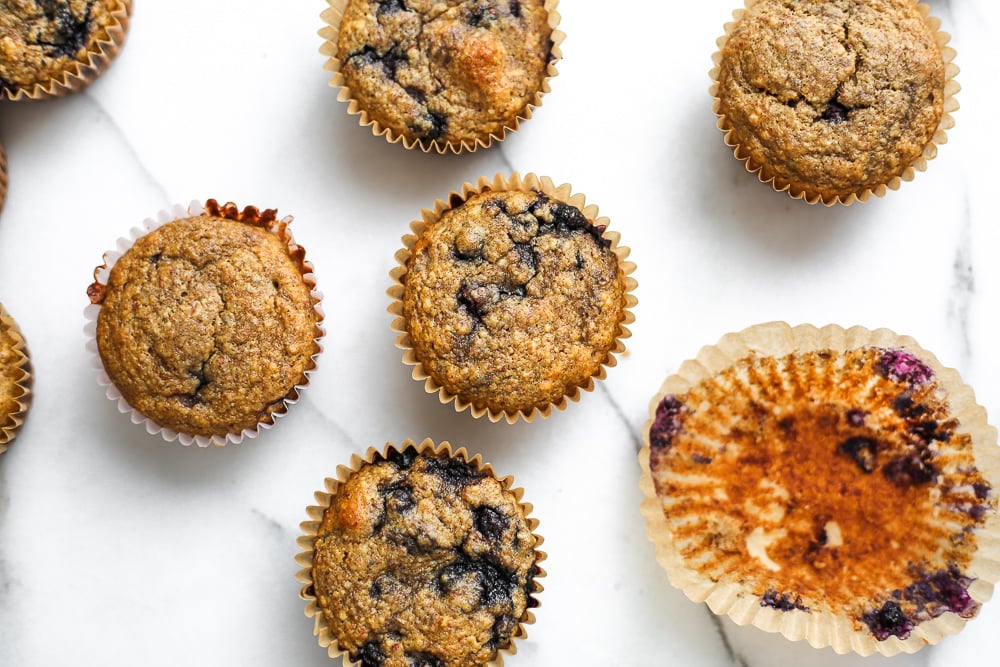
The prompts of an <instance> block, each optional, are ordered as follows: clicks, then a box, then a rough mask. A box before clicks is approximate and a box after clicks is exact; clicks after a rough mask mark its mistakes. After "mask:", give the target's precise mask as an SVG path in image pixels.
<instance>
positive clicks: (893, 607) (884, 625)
mask: <svg viewBox="0 0 1000 667" xmlns="http://www.w3.org/2000/svg"><path fill="white" fill-rule="evenodd" d="M861 620H862V621H863V622H864V623H865V625H867V626H868V629H869V630H870V631H871V633H872V635H874V636H875V639H877V640H879V641H885V640H886V639H888V638H889V637H899V638H900V639H906V638H907V637H909V636H910V631H911V630H912V629H913V621H911V620H910V619H909V618H907V616H906V614H904V613H903V610H902V609H900V607H899V604H897V603H896V602H893V601H892V600H889V601H888V602H886V603H885V604H884V605H882V608H881V609H878V610H874V609H873V610H871V611H869V612H866V613H865V614H864V615H863V616H862V617H861Z"/></svg>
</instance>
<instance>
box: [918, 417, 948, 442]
mask: <svg viewBox="0 0 1000 667" xmlns="http://www.w3.org/2000/svg"><path fill="white" fill-rule="evenodd" d="M910 431H911V432H912V433H913V434H914V435H917V436H918V437H920V439H921V440H923V441H924V442H928V443H929V442H930V441H931V440H938V441H940V442H945V441H947V440H948V439H949V438H950V437H951V431H950V430H949V429H948V428H942V425H941V424H939V423H938V422H936V421H934V420H933V419H928V420H925V421H922V422H918V423H916V424H911V425H910Z"/></svg>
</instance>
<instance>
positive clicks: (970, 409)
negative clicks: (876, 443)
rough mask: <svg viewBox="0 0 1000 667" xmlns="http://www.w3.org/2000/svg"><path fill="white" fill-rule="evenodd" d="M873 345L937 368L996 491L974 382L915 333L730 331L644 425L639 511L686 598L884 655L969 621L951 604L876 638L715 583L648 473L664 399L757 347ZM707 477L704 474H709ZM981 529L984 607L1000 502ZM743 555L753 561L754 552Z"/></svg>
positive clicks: (994, 463)
mask: <svg viewBox="0 0 1000 667" xmlns="http://www.w3.org/2000/svg"><path fill="white" fill-rule="evenodd" d="M867 347H876V348H883V349H898V350H902V351H903V352H908V353H910V354H912V355H914V356H916V357H917V358H918V359H919V360H920V361H922V362H923V363H924V364H926V365H927V366H928V367H930V369H931V370H932V371H933V373H934V377H935V378H936V379H937V381H938V383H939V386H940V387H943V388H945V389H946V390H947V396H948V402H949V404H950V408H951V416H953V417H955V418H957V419H958V420H959V424H960V425H959V426H958V428H957V430H956V432H957V433H958V434H963V435H965V434H967V435H968V436H970V438H971V442H972V452H973V456H974V459H975V465H976V468H977V469H978V471H979V473H980V474H982V475H983V476H984V478H985V479H987V480H988V481H989V483H990V484H991V485H992V486H993V489H994V490H1000V447H998V446H997V431H996V429H994V428H993V427H992V426H990V425H989V424H988V423H987V421H986V411H985V410H984V409H983V408H982V407H980V406H979V405H977V404H976V400H975V396H974V394H973V391H972V389H971V388H970V387H968V386H967V385H965V384H963V383H962V380H961V378H960V377H959V374H958V373H957V371H955V370H954V369H950V368H945V367H943V366H942V365H941V364H940V362H939V361H938V360H937V358H936V357H934V355H932V354H931V353H929V352H927V351H926V350H924V349H922V348H921V347H920V346H919V345H918V344H917V343H916V341H914V340H913V339H912V338H910V337H907V336H899V335H897V334H895V333H893V332H892V331H889V330H888V329H877V330H874V331H870V330H868V329H865V328H863V327H852V328H850V329H846V330H845V329H843V328H841V327H839V326H836V325H829V326H825V327H823V328H816V327H814V326H811V325H800V326H797V327H794V328H793V327H791V326H789V325H788V324H786V323H784V322H772V323H768V324H761V325H756V326H753V327H750V328H748V329H746V330H744V331H741V332H739V333H733V334H728V335H726V336H724V337H723V338H722V339H721V340H720V341H719V343H718V344H717V345H714V346H706V347H704V348H702V350H701V351H700V352H699V353H698V356H697V358H695V359H693V360H689V361H686V362H684V363H683V364H682V365H681V367H680V369H678V371H677V372H676V373H675V374H673V375H671V376H670V377H668V378H667V379H666V381H665V382H664V383H663V385H662V387H661V388H660V391H659V392H658V393H657V395H656V396H655V397H654V398H653V400H652V401H651V402H650V409H649V414H650V418H649V420H648V421H647V422H646V424H645V426H644V428H643V437H644V446H643V448H642V450H641V451H640V453H639V463H640V466H641V468H642V474H641V478H640V481H639V487H640V489H641V490H642V493H643V496H644V499H643V501H642V507H641V511H642V514H643V515H644V516H645V517H646V520H647V526H646V534H647V537H648V538H649V540H650V541H651V542H652V543H653V544H654V546H655V548H656V559H657V561H658V562H659V564H660V565H661V566H662V567H663V568H664V570H666V572H667V576H668V578H669V580H670V583H671V584H672V585H673V586H674V587H676V588H679V589H680V590H682V591H683V592H684V594H685V595H687V597H688V598H689V599H691V600H692V601H694V602H705V603H707V604H708V606H709V608H710V609H711V610H712V612H714V613H715V614H717V615H727V616H729V617H730V618H731V619H732V620H733V621H735V622H736V623H737V624H738V625H747V624H752V625H754V626H756V627H758V628H760V629H762V630H765V631H768V632H777V633H781V634H782V635H784V636H785V637H786V638H788V639H790V640H793V641H798V640H802V639H805V640H806V641H807V642H808V643H809V644H810V645H812V646H814V647H816V648H823V647H828V646H829V647H832V648H833V649H834V651H836V652H837V653H841V654H843V653H848V652H854V653H857V654H860V655H870V654H872V653H876V652H877V653H880V654H882V655H885V656H892V655H896V654H898V653H913V652H915V651H917V650H919V649H920V648H922V647H923V646H925V645H928V644H937V643H938V642H940V641H941V640H942V639H943V638H944V637H945V636H947V635H951V634H955V633H957V632H958V631H959V630H961V629H962V628H963V627H964V626H965V623H966V619H965V618H962V617H961V616H959V615H957V614H955V613H953V612H950V611H949V612H946V613H943V614H942V615H939V616H937V617H936V618H931V619H930V620H923V621H922V622H919V621H918V622H917V624H916V625H915V626H914V627H913V628H912V630H911V631H910V634H909V637H908V638H907V639H905V640H904V639H899V638H898V637H897V636H889V637H888V638H887V639H884V640H882V641H877V640H876V639H875V638H874V637H873V635H872V633H871V632H869V629H868V628H867V627H865V626H864V625H863V624H860V623H859V625H860V626H861V627H860V628H856V627H855V623H854V622H852V620H851V619H850V618H848V617H847V616H846V615H845V614H835V613H833V612H830V611H819V610H810V611H806V610H801V609H799V608H793V609H789V610H786V611H781V610H779V609H778V608H776V607H775V606H773V605H771V606H765V605H764V598H763V597H761V596H758V595H756V594H753V593H751V592H749V591H748V590H745V589H743V588H741V586H740V585H739V583H735V582H734V583H727V582H725V581H717V580H715V579H713V578H712V577H711V576H707V575H706V574H703V573H701V572H698V571H697V570H695V569H693V568H691V567H689V566H688V564H687V562H686V560H685V557H684V556H682V554H681V553H680V552H679V548H678V546H677V544H676V543H675V540H674V538H673V535H672V533H671V528H670V525H668V523H667V520H666V516H665V515H666V513H667V509H666V504H665V501H661V499H660V498H659V497H658V496H657V493H656V489H655V487H654V482H653V477H652V473H651V470H650V452H651V450H650V435H649V433H650V429H651V427H652V425H653V421H654V418H655V415H656V412H657V406H658V405H659V403H660V402H661V400H663V399H664V397H666V396H669V395H680V394H684V393H685V392H687V391H688V390H690V389H692V388H693V387H696V386H697V385H699V383H701V382H703V381H705V380H708V379H710V378H713V377H716V376H718V375H719V374H720V373H721V372H723V371H725V370H727V369H729V368H731V367H732V366H733V365H734V364H735V363H736V362H738V361H739V360H740V359H743V358H745V357H747V356H749V355H750V354H756V355H759V356H762V357H775V358H779V357H782V356H785V355H789V354H792V353H805V352H815V351H824V350H829V351H832V352H834V353H838V352H844V351H848V350H855V349H860V348H867ZM675 475H679V476H680V477H678V479H685V478H684V476H683V475H684V473H675ZM687 479H690V478H687ZM707 479H709V478H708V477H703V478H702V481H705V480H707ZM680 511H681V512H683V510H680ZM975 535H976V543H977V545H978V546H977V548H976V551H975V553H974V555H973V557H972V558H971V561H970V563H969V565H968V566H967V568H965V570H964V572H963V575H964V576H968V577H971V578H973V579H974V580H973V581H972V583H971V584H970V585H969V587H968V591H967V593H968V595H969V597H970V598H971V599H972V601H974V602H975V603H980V604H981V603H984V602H986V601H987V600H989V598H990V597H991V595H992V592H993V585H994V584H995V583H996V582H997V581H1000V513H998V512H997V511H996V508H993V510H992V511H990V512H988V513H987V516H986V520H985V522H984V523H983V524H981V525H980V526H978V527H977V528H976V529H975ZM765 555H766V552H765ZM742 558H743V560H746V558H748V556H747V555H744V556H743V557H742Z"/></svg>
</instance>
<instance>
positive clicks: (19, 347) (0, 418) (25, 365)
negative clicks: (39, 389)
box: [0, 304, 34, 454]
mask: <svg viewBox="0 0 1000 667" xmlns="http://www.w3.org/2000/svg"><path fill="white" fill-rule="evenodd" d="M0 327H2V328H3V329H6V330H7V331H8V333H9V335H10V336H11V338H12V339H13V341H14V354H15V357H16V359H17V363H16V368H17V371H18V372H19V374H20V377H18V378H17V379H16V380H15V382H14V386H15V388H16V389H17V390H18V391H19V392H20V394H19V395H18V396H17V397H15V401H14V403H15V406H16V407H15V409H14V411H13V412H12V413H10V414H6V415H5V414H0V454H3V453H4V452H5V451H7V445H9V444H10V443H11V442H12V441H13V440H14V438H15V437H16V436H17V433H18V431H20V430H21V426H22V425H23V424H24V420H25V419H26V418H27V416H28V410H29V409H30V408H31V396H32V394H31V385H32V382H33V381H34V377H33V376H32V371H31V358H30V355H29V353H28V344H27V343H26V342H25V340H24V336H23V335H22V334H21V330H20V329H19V328H18V326H17V323H16V322H15V321H14V319H13V318H12V317H11V316H10V315H9V314H8V313H7V311H6V310H4V307H3V304H0Z"/></svg>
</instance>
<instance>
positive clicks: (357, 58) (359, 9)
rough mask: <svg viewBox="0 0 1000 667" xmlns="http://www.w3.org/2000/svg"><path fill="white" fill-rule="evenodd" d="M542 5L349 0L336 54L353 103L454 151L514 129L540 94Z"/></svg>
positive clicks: (545, 33)
mask: <svg viewBox="0 0 1000 667" xmlns="http://www.w3.org/2000/svg"><path fill="white" fill-rule="evenodd" d="M543 5H544V2H543V0H351V2H350V4H349V6H348V7H347V9H346V11H345V13H344V17H343V20H342V22H341V27H340V36H339V39H338V45H337V50H338V53H339V58H340V59H341V61H342V62H343V65H342V67H341V73H342V74H343V76H344V79H345V82H346V85H347V87H348V88H349V89H350V91H351V96H352V97H353V98H355V99H356V100H358V102H359V103H360V105H361V107H362V109H364V110H366V111H367V112H368V114H369V115H370V116H371V118H372V119H373V120H376V121H378V122H379V123H381V124H382V125H383V126H384V127H387V128H391V129H392V130H394V131H395V132H397V133H399V134H400V135H402V136H405V137H408V138H410V139H420V140H428V141H439V142H443V143H450V144H458V143H461V142H463V141H475V140H476V139H486V138H488V137H489V136H490V135H491V134H499V133H501V132H502V131H503V129H504V128H505V127H512V126H513V125H514V123H515V121H516V119H517V117H518V116H519V115H521V114H523V112H524V111H525V109H526V107H527V106H528V104H530V103H532V102H533V100H534V99H535V96H536V95H537V94H538V93H539V91H540V90H541V88H542V81H543V80H544V79H545V77H546V73H547V66H548V63H549V59H550V54H551V49H552V40H551V28H550V27H549V24H548V12H547V11H546V10H545V8H544V6H543Z"/></svg>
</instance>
